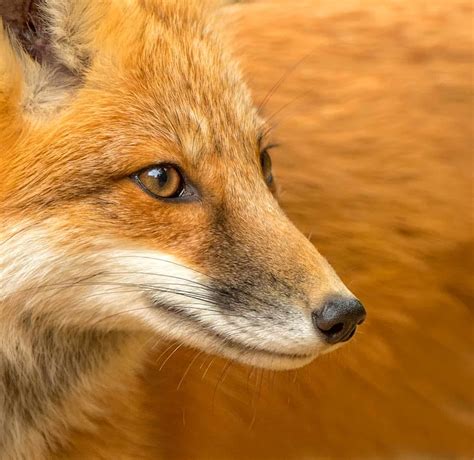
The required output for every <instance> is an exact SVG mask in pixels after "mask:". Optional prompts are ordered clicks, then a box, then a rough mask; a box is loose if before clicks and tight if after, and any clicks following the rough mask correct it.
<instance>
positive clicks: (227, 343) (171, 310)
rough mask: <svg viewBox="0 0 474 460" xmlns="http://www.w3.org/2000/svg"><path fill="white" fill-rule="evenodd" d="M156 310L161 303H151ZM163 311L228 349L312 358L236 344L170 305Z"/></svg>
mask: <svg viewBox="0 0 474 460" xmlns="http://www.w3.org/2000/svg"><path fill="white" fill-rule="evenodd" d="M153 304H154V305H155V306H156V307H157V308H160V309H161V310H162V309H163V307H164V305H163V304H161V303H157V302H154V303H153ZM165 310H166V312H167V313H169V314H171V315H176V316H179V317H180V318H181V319H185V320H186V321H188V322H191V323H192V324H193V325H194V326H197V327H199V329H200V330H201V331H202V332H203V333H205V334H206V335H208V336H211V337H213V338H215V339H218V340H219V341H220V342H221V343H222V344H223V345H225V346H226V347H229V348H233V349H237V350H239V351H241V352H247V353H260V354H265V355H267V356H271V357H277V358H285V359H309V358H311V357H313V356H314V355H313V354H303V353H283V352H278V351H273V350H268V349H265V348H259V347H254V346H247V345H244V344H242V343H240V342H237V341H236V340H234V339H230V338H228V337H226V336H224V335H222V334H220V333H219V332H217V331H215V330H213V329H209V328H207V327H205V326H204V325H203V324H201V323H200V322H199V321H196V319H195V318H194V317H193V316H192V315H188V314H187V313H185V312H183V311H182V310H180V309H178V308H176V307H174V306H172V305H166V307H165Z"/></svg>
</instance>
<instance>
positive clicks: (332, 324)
mask: <svg viewBox="0 0 474 460" xmlns="http://www.w3.org/2000/svg"><path fill="white" fill-rule="evenodd" d="M365 315H366V313H365V308H364V306H363V305H362V304H361V303H360V302H359V301H358V300H357V299H356V298H354V297H331V298H330V299H329V300H327V301H326V302H325V304H324V305H323V308H322V309H320V310H316V311H314V312H313V323H314V325H315V327H316V329H317V330H318V331H319V332H320V333H322V335H323V336H324V338H325V340H326V342H328V343H338V342H346V341H347V340H349V339H350V338H351V337H352V336H353V335H354V332H355V330H356V327H357V326H358V325H359V324H362V323H363V322H364V319H365Z"/></svg>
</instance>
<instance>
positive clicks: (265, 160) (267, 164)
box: [260, 150, 273, 186]
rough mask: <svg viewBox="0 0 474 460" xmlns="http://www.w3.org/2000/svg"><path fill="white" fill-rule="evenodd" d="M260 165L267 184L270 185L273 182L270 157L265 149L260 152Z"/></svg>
mask: <svg viewBox="0 0 474 460" xmlns="http://www.w3.org/2000/svg"><path fill="white" fill-rule="evenodd" d="M260 165H261V166H262V173H263V177H264V179H265V182H266V183H267V185H269V186H271V185H272V184H273V174H272V159H271V157H270V155H269V153H268V151H267V150H264V151H263V152H262V153H261V154H260Z"/></svg>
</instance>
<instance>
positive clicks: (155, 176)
mask: <svg viewBox="0 0 474 460" xmlns="http://www.w3.org/2000/svg"><path fill="white" fill-rule="evenodd" d="M132 178H133V179H134V180H135V181H136V182H137V183H138V185H140V187H142V188H143V189H144V190H145V191H146V192H148V193H149V194H150V195H152V196H154V197H156V198H179V197H181V196H184V195H185V183H184V180H183V176H182V175H181V173H180V172H179V171H178V169H177V168H176V167H175V166H172V165H165V164H163V165H156V166H150V167H149V168H146V169H143V170H141V171H139V172H138V173H136V174H134V175H133V176H132Z"/></svg>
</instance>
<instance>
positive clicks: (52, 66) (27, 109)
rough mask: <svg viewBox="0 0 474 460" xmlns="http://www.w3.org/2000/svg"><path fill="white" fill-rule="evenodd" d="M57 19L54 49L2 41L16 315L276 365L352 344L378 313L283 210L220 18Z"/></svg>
mask: <svg viewBox="0 0 474 460" xmlns="http://www.w3.org/2000/svg"><path fill="white" fill-rule="evenodd" d="M43 8H44V11H43V17H44V18H45V19H44V21H45V23H44V24H42V25H39V26H38V27H37V28H36V30H37V33H38V34H40V33H44V34H45V35H44V36H45V37H46V39H47V40H48V45H47V46H42V47H41V48H39V49H38V47H37V48H34V43H33V45H31V44H30V45H31V46H30V47H28V46H25V48H26V49H28V51H29V53H27V52H25V51H23V50H21V49H20V47H19V45H12V40H11V39H8V38H7V36H6V34H4V37H3V41H2V45H1V54H2V61H3V62H4V63H5V64H4V68H3V69H2V71H1V73H0V75H1V80H0V101H1V104H2V115H1V118H0V128H1V131H0V132H1V136H2V143H3V145H5V146H6V149H5V150H4V151H3V153H2V158H1V163H2V170H3V171H6V172H7V173H6V174H7V175H6V178H4V181H3V182H2V184H1V185H0V200H1V208H0V212H1V216H2V221H3V222H4V223H5V225H4V228H2V230H1V240H2V241H1V249H0V251H1V255H0V257H1V259H2V260H1V269H2V275H1V278H2V280H1V284H2V286H1V292H0V305H1V308H2V310H3V313H4V316H8V317H9V318H13V319H12V321H19V322H21V321H24V319H25V317H26V316H28V317H29V318H30V319H31V318H33V320H34V321H37V322H38V323H39V324H42V323H43V322H47V324H49V325H57V326H58V327H61V326H64V325H67V326H68V327H74V328H77V329H86V330H87V329H98V330H123V331H127V332H128V333H133V332H140V331H145V330H146V331H153V333H158V334H159V335H160V336H163V337H166V338H170V339H175V340H179V341H181V342H183V343H185V344H187V345H190V346H193V347H197V348H200V349H202V350H205V351H209V352H212V353H217V354H221V355H224V356H227V357H230V358H233V359H237V360H239V361H242V362H245V363H250V364H253V365H258V366H262V367H270V368H291V367H298V366H301V365H304V364H306V363H308V362H310V361H311V360H312V359H314V358H315V357H316V356H318V355H319V354H321V353H325V352H327V351H330V350H332V349H334V348H335V347H337V346H338V345H339V344H341V343H343V342H345V341H347V340H349V339H350V338H351V337H352V335H353V334H354V332H355V330H356V327H357V325H358V324H360V323H361V322H362V321H363V320H364V318H365V311H364V308H363V307H362V305H361V304H360V302H359V301H358V300H357V299H355V297H354V296H353V295H352V294H351V293H350V292H349V290H348V289H347V288H346V287H345V286H344V284H343V283H342V282H341V281H340V279H339V278H338V277H337V275H336V274H335V272H334V271H333V270H332V268H331V267H330V266H329V264H328V263H327V262H326V260H325V259H324V258H323V257H322V256H321V255H320V254H319V253H318V252H317V250H316V249H315V248H314V247H313V245H312V244H311V243H310V242H309V241H308V240H307V239H306V238H305V237H304V236H303V235H302V234H301V233H300V232H299V231H298V230H297V229H296V228H295V227H294V226H293V225H292V223H291V222H290V221H289V220H288V218H287V217H286V216H285V214H284V213H283V211H282V210H281V209H280V207H279V205H278V201H277V185H276V183H275V179H274V177H273V174H272V170H271V157H270V155H271V144H270V139H269V137H268V126H267V125H266V124H265V121H264V120H263V119H262V117H261V116H260V114H259V112H258V110H257V109H256V108H255V106H254V105H253V103H252V100H251V97H250V94H249V91H248V89H247V87H246V86H245V84H244V83H243V80H242V78H241V75H240V72H239V70H238V68H237V67H236V65H235V63H234V62H233V61H232V59H231V57H230V56H229V55H228V53H227V51H226V49H225V46H224V45H223V43H222V38H221V34H219V32H218V27H217V26H216V25H215V24H214V20H213V19H212V18H213V16H214V13H212V12H211V11H210V10H208V9H207V7H205V6H202V5H197V4H194V2H184V1H183V2H177V3H176V4H173V5H170V4H168V3H167V2H161V1H156V2H152V1H137V2H136V3H135V2H125V1H124V2H118V1H117V2H114V1H110V2H92V1H83V0H80V1H78V2H67V1H66V2H64V1H62V2H60V1H56V0H55V1H48V2H46V3H45V5H44V7H43ZM42 28H43V29H44V30H45V31H46V32H44V30H43V32H42ZM46 39H45V40H46ZM33 42H34V41H33ZM37 42H38V39H37V37H36V43H37ZM41 43H43V42H41ZM32 47H33V48H32ZM295 167H297V166H295Z"/></svg>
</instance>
